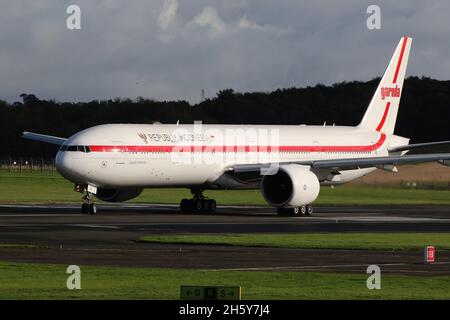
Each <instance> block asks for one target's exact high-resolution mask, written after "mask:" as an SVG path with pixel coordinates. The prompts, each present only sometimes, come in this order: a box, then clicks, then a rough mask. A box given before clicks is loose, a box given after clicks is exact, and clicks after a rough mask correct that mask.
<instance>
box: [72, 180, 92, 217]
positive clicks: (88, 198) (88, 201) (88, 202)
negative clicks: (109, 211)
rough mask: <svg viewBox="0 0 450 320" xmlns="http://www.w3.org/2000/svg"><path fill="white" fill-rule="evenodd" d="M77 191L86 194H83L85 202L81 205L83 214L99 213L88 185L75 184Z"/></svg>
mask: <svg viewBox="0 0 450 320" xmlns="http://www.w3.org/2000/svg"><path fill="white" fill-rule="evenodd" d="M75 191H77V192H80V193H84V194H85V195H84V196H83V198H81V199H82V200H83V204H82V205H81V213H82V214H89V215H94V214H96V213H97V206H96V205H95V203H94V201H93V200H94V199H93V194H92V193H91V192H89V191H88V187H87V186H80V185H75Z"/></svg>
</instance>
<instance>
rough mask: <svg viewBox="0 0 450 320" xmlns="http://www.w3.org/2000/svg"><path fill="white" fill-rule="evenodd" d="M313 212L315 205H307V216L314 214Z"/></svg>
mask: <svg viewBox="0 0 450 320" xmlns="http://www.w3.org/2000/svg"><path fill="white" fill-rule="evenodd" d="M313 212H314V208H313V206H310V205H308V206H306V215H307V216H312V214H313Z"/></svg>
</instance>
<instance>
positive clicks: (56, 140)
mask: <svg viewBox="0 0 450 320" xmlns="http://www.w3.org/2000/svg"><path fill="white" fill-rule="evenodd" d="M22 138H25V139H30V140H35V141H40V142H46V143H51V144H57V145H62V144H63V143H64V142H66V140H67V139H66V138H60V137H55V136H48V135H45V134H39V133H33V132H27V131H24V132H23V133H22Z"/></svg>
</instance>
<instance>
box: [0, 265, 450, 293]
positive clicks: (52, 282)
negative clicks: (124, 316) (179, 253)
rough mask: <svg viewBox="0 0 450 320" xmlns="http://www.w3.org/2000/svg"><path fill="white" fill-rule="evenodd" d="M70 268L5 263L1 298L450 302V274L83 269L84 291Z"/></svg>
mask: <svg viewBox="0 0 450 320" xmlns="http://www.w3.org/2000/svg"><path fill="white" fill-rule="evenodd" d="M66 267H67V266H65V265H54V264H53V265H50V264H25V263H0V299H178V298H179V287H180V285H240V286H242V288H243V299H249V300H251V299H450V276H436V277H435V276H430V277H415V276H392V275H382V278H381V290H368V289H367V287H366V280H367V277H368V275H367V274H365V273H361V274H346V273H340V274H338V273H313V272H261V271H207V270H180V269H146V268H120V267H95V266H81V287H82V289H81V290H68V289H66V280H67V277H68V275H67V274H66Z"/></svg>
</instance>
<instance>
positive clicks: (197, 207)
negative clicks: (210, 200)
mask: <svg viewBox="0 0 450 320" xmlns="http://www.w3.org/2000/svg"><path fill="white" fill-rule="evenodd" d="M194 210H195V211H197V212H201V211H202V210H203V201H202V200H194Z"/></svg>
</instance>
